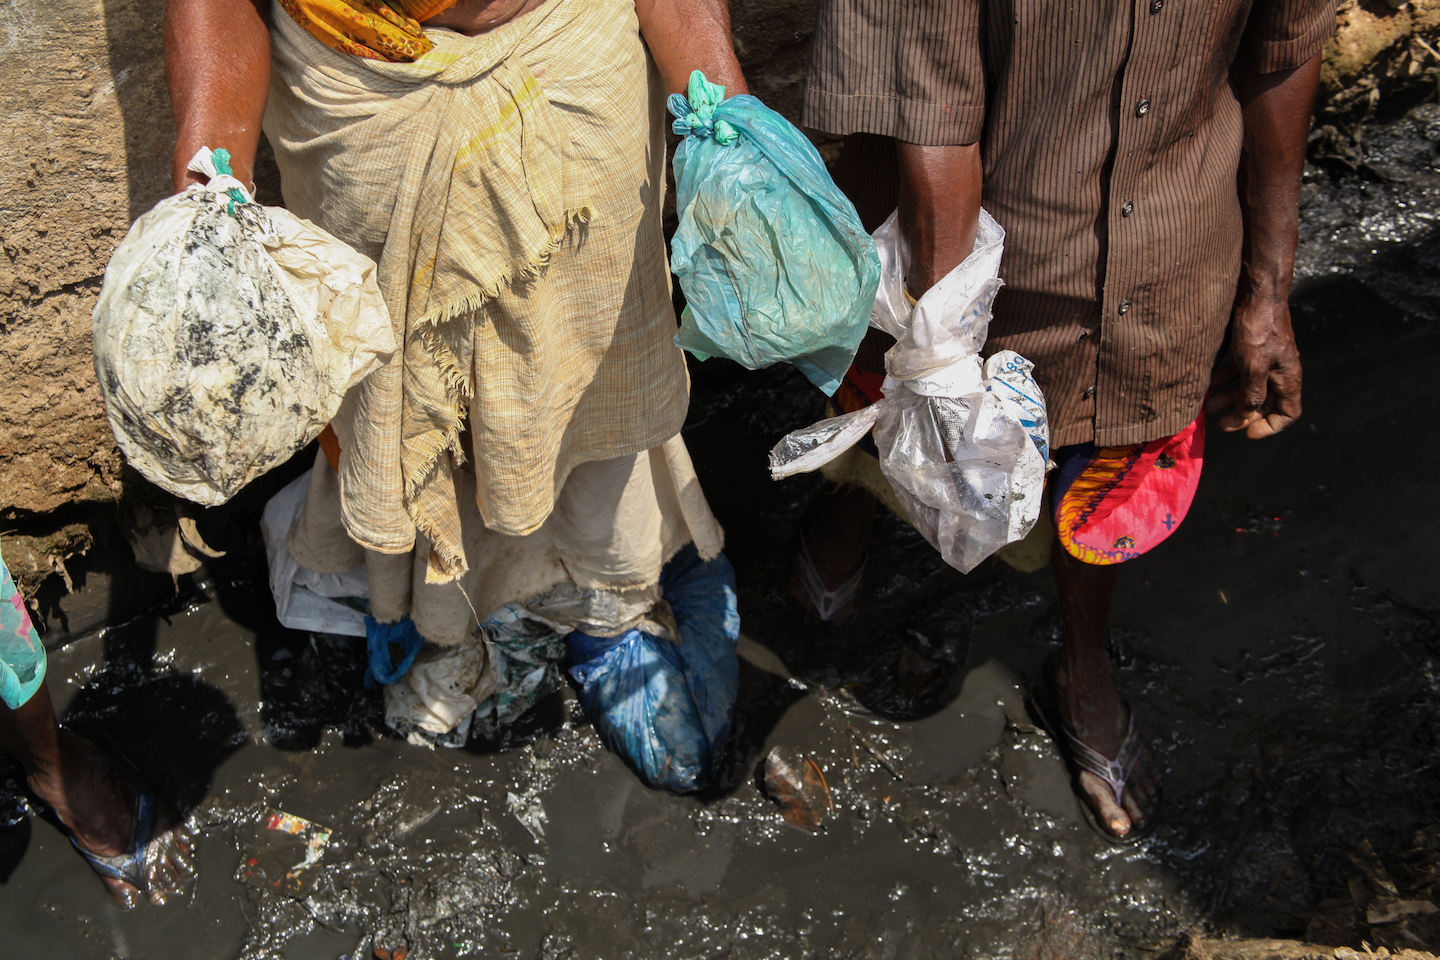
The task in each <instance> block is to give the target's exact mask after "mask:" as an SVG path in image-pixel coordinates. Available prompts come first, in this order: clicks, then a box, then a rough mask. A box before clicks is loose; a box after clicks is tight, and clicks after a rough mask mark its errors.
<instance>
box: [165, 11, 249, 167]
mask: <svg viewBox="0 0 1440 960" xmlns="http://www.w3.org/2000/svg"><path fill="white" fill-rule="evenodd" d="M268 10H269V4H268V2H267V0H170V2H169V3H167V4H166V5H165V79H166V81H167V82H168V84H169V87H170V104H171V106H172V108H173V109H174V111H175V127H176V143H175V154H174V157H173V158H172V160H171V170H170V174H171V177H172V179H173V181H174V184H175V189H176V190H183V189H184V188H185V187H186V186H187V185H189V184H191V183H198V182H200V181H201V180H203V179H204V178H203V177H201V176H199V175H197V174H193V173H187V172H186V170H185V165H186V164H187V163H188V162H189V161H190V158H191V157H192V156H194V154H195V151H196V150H198V149H200V147H202V146H208V147H212V148H213V147H224V148H225V149H227V150H229V151H230V156H231V167H232V169H233V170H234V172H235V176H236V177H237V178H238V179H239V180H240V181H242V182H244V183H249V182H250V181H251V180H252V179H253V177H254V169H255V150H256V148H257V147H258V146H259V143H260V120H261V117H262V116H263V115H264V113H265V98H266V95H267V94H268V93H269V91H270V29H269V27H268V25H267V24H266V15H267V12H268Z"/></svg>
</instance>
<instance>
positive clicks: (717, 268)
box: [670, 70, 880, 396]
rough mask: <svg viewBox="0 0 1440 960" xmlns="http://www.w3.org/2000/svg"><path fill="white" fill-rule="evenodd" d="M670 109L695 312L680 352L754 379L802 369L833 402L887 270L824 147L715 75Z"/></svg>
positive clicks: (684, 260) (674, 254) (678, 250)
mask: <svg viewBox="0 0 1440 960" xmlns="http://www.w3.org/2000/svg"><path fill="white" fill-rule="evenodd" d="M688 92H689V97H688V98H687V97H682V96H680V95H679V94H676V95H674V96H672V97H671V98H670V112H671V113H673V114H674V115H675V117H676V119H675V123H674V130H675V132H676V133H677V134H679V135H680V136H683V137H684V138H685V139H684V140H683V141H682V142H681V143H680V146H679V148H678V149H677V150H676V151H675V184H676V199H677V204H678V209H679V214H680V225H679V229H677V230H676V232H675V239H674V241H673V243H672V246H671V260H670V267H671V269H672V270H674V271H675V275H676V276H677V277H678V278H679V280H680V287H681V289H682V290H683V291H684V292H685V298H686V301H687V304H688V305H687V306H686V308H685V312H684V313H683V314H682V315H681V325H680V332H679V333H678V334H677V335H676V338H675V342H676V343H678V344H679V345H680V346H681V347H683V348H685V349H686V350H689V351H690V352H691V353H693V354H695V355H696V356H697V357H699V358H700V359H702V360H703V359H706V358H707V357H711V356H723V357H729V358H730V359H732V360H735V361H736V362H738V363H740V364H742V365H743V366H745V367H747V368H749V369H751V370H759V369H761V368H763V367H768V366H770V365H771V364H772V363H777V362H780V361H789V362H790V363H793V364H795V366H796V367H798V368H799V369H800V371H801V372H802V373H804V374H805V376H807V377H808V378H809V379H810V381H811V382H812V383H814V384H815V385H816V386H817V387H819V388H820V389H821V390H823V391H824V392H825V394H826V395H827V396H828V395H830V394H833V393H834V392H835V389H836V388H837V387H839V385H840V378H841V377H842V376H844V374H845V371H846V369H848V368H849V366H850V362H851V361H852V360H853V359H854V358H855V351H856V350H857V349H858V348H859V346H860V340H861V338H862V337H864V335H865V328H866V325H867V324H868V322H869V319H870V308H871V306H872V304H873V303H874V300H875V289H876V287H877V286H878V285H879V282H880V261H879V258H878V257H877V256H876V253H875V243H874V241H873V240H872V239H871V238H870V235H869V234H867V233H866V232H865V228H864V227H863V226H861V224H860V217H859V216H858V215H857V214H856V213H855V207H854V206H853V205H852V204H851V203H850V201H849V200H847V199H846V198H845V195H844V194H842V193H841V192H840V189H839V188H838V187H836V186H835V183H834V181H833V180H831V179H830V174H829V173H828V172H827V171H826V169H825V163H824V161H822V160H821V159H820V154H819V152H818V151H816V149H815V147H814V145H813V144H811V143H810V141H809V140H808V139H807V138H806V137H805V135H804V134H802V133H801V132H800V131H799V130H797V129H796V128H795V126H794V125H793V124H791V123H790V122H789V121H788V120H786V119H785V118H784V117H782V116H780V114H778V113H776V112H775V111H774V110H771V109H770V108H769V107H767V106H765V105H764V104H763V103H761V102H760V101H759V100H758V99H756V98H755V97H752V96H749V95H741V96H735V97H729V98H726V97H725V88H724V87H722V86H717V85H716V84H713V83H710V82H709V81H708V80H706V79H705V76H704V74H702V73H700V71H698V70H697V71H695V72H694V73H693V74H691V75H690V88H689V91H688Z"/></svg>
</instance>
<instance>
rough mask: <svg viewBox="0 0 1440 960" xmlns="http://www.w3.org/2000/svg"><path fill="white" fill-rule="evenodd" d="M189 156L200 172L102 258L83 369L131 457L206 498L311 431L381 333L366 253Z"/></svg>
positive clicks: (217, 496) (210, 500)
mask: <svg viewBox="0 0 1440 960" xmlns="http://www.w3.org/2000/svg"><path fill="white" fill-rule="evenodd" d="M217 160H218V161H219V163H218V164H217V162H216V161H217ZM190 168H191V169H192V170H195V171H197V172H201V173H205V174H206V175H207V176H209V177H210V181H209V182H208V183H207V184H205V185H203V186H192V187H190V188H189V189H188V190H186V191H185V192H184V193H180V194H177V195H175V196H173V197H169V198H167V199H165V200H162V201H160V202H159V203H158V204H156V205H155V207H154V209H152V210H150V212H148V213H146V214H145V215H144V216H142V217H140V219H138V220H136V221H135V224H134V226H132V227H131V228H130V232H129V233H127V234H126V235H125V239H124V240H123V241H121V243H120V246H119V247H117V248H116V249H115V253H114V255H113V256H112V257H111V258H110V263H109V265H108V266H107V267H106V268H105V281H104V284H103V285H102V286H101V289H100V298H99V300H98V301H97V302H96V304H95V317H94V348H95V374H96V377H97V378H98V379H99V381H100V390H101V393H102V394H103V395H104V398H105V412H106V413H107V414H108V416H109V418H110V426H111V428H112V429H113V430H114V431H115V439H116V441H117V442H118V443H119V444H120V449H121V450H123V451H124V452H125V457H126V459H127V460H128V461H129V462H130V464H131V466H133V467H135V469H137V470H139V471H140V472H141V473H142V474H144V475H145V477H146V478H147V479H148V480H150V481H151V482H153V483H155V484H156V485H157V486H160V487H162V488H164V489H165V490H168V491H170V492H171V493H173V494H176V495H177V496H181V497H185V498H186V499H189V500H193V501H195V502H196V503H201V504H205V505H207V506H212V505H215V504H220V503H224V502H225V501H227V500H229V499H230V498H231V497H232V496H234V495H235V493H236V492H237V491H239V490H240V488H241V487H243V486H245V484H247V483H249V482H250V481H251V480H253V479H254V478H255V477H258V476H260V475H261V474H263V473H265V472H266V471H267V470H269V469H271V468H272V467H275V466H278V465H279V464H281V463H284V462H285V461H286V460H288V459H289V458H290V457H291V455H293V454H294V453H295V452H296V451H298V450H299V449H300V448H302V447H304V446H305V445H306V444H308V443H309V442H310V441H311V440H314V439H315V437H316V436H317V435H318V434H319V433H320V431H321V430H322V429H324V427H325V425H326V424H327V423H329V422H330V419H331V418H332V417H333V416H334V415H335V412H336V410H337V409H339V406H340V401H341V400H342V399H343V397H344V396H345V392H346V391H347V390H349V389H350V388H351V387H352V386H354V385H355V384H357V383H359V382H360V381H361V380H362V379H364V378H365V376H366V375H368V374H369V373H370V372H371V371H372V370H374V369H376V368H377V367H379V366H380V365H381V364H382V363H384V362H385V361H386V360H388V359H389V358H390V355H391V354H392V353H393V352H394V350H395V335H394V331H393V329H392V327H391V323H390V315H389V312H388V311H387V310H386V308H385V302H384V300H382V299H381V296H380V290H379V288H378V287H377V286H376V281H375V269H376V268H375V263H374V261H372V260H370V259H368V258H367V257H364V256H361V255H360V254H359V253H357V252H356V251H355V250H353V249H352V248H350V247H349V246H347V245H346V244H344V243H342V242H341V241H339V240H337V239H336V238H334V237H332V236H331V235H330V234H328V233H326V232H325V231H323V230H321V229H320V228H318V227H316V226H315V225H314V224H312V223H310V222H309V221H307V220H301V219H299V218H298V217H296V216H294V215H293V214H291V213H290V212H288V211H286V210H283V209H281V208H279V207H265V206H261V205H260V204H257V203H253V202H251V197H250V194H249V193H248V192H247V191H246V190H245V188H244V187H243V186H242V185H241V184H240V182H239V181H238V180H236V179H235V178H234V177H232V176H229V175H228V174H229V166H228V155H226V154H225V153H224V151H218V150H217V151H215V152H214V154H212V153H211V151H210V150H208V149H203V148H202V149H201V151H200V152H199V153H197V154H196V156H195V159H194V160H192V161H191V163H190Z"/></svg>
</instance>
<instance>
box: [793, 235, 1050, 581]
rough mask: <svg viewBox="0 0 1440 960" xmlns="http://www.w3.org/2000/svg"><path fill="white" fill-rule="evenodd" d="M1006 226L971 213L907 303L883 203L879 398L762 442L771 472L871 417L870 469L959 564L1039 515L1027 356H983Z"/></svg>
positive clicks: (900, 253) (840, 443)
mask: <svg viewBox="0 0 1440 960" xmlns="http://www.w3.org/2000/svg"><path fill="white" fill-rule="evenodd" d="M1004 239H1005V232H1004V231H1003V230H1002V229H1001V228H1000V225H999V224H998V223H996V222H995V221H994V219H993V218H991V216H990V215H989V214H988V213H985V212H984V211H983V210H982V211H981V213H980V228H979V231H978V233H977V235H976V238H975V248H974V250H973V251H972V252H971V254H970V256H969V257H968V258H967V259H966V260H965V262H964V263H962V264H960V266H958V267H956V268H955V269H954V270H953V271H951V272H950V273H949V274H947V275H946V276H945V277H944V278H943V279H941V280H940V282H939V283H937V284H936V285H935V286H934V287H932V288H931V289H930V290H928V291H927V292H926V293H925V295H924V296H922V297H921V298H920V301H919V302H918V303H917V304H915V305H914V306H913V307H912V306H911V305H910V303H909V301H908V300H907V298H906V296H905V289H904V264H905V262H906V261H907V259H908V253H907V251H905V250H904V249H903V241H902V238H901V236H900V231H899V229H898V227H897V225H896V217H895V215H894V214H891V216H890V219H889V220H887V221H885V223H884V225H882V226H881V227H880V229H879V230H877V231H875V244H876V248H877V249H878V251H879V254H880V262H881V274H880V288H879V291H878V292H877V294H876V297H875V308H874V311H873V313H872V314H871V318H870V324H871V326H874V327H876V328H878V329H880V330H884V331H885V332H886V333H888V334H890V335H891V336H893V337H894V338H895V340H896V343H895V346H893V347H891V348H890V350H889V351H888V352H887V353H886V354H885V370H886V374H887V376H886V379H885V386H884V392H885V396H884V398H883V399H881V400H879V401H877V402H876V403H874V404H871V405H870V406H868V407H865V408H863V409H861V410H857V411H855V412H854V413H849V414H845V415H843V416H839V417H833V418H831V419H828V420H822V421H820V422H819V423H816V424H813V425H811V426H809V427H806V428H805V429H803V430H797V431H795V432H793V433H790V434H789V435H787V436H786V437H785V438H784V439H782V440H781V441H780V442H779V443H778V444H776V446H775V448H774V449H773V450H771V451H770V473H771V476H773V477H774V478H775V479H777V480H778V479H781V478H783V477H788V476H792V475H793V474H796V473H803V472H806V471H810V470H815V469H818V468H819V467H820V466H822V465H824V464H825V463H828V462H829V461H830V460H832V459H834V458H835V457H838V456H839V455H840V454H842V453H844V452H845V451H846V450H848V449H849V448H850V447H851V446H853V445H854V444H855V443H856V442H858V441H859V440H860V438H861V437H863V436H864V435H865V434H866V432H868V431H870V430H871V429H872V428H873V430H874V434H875V445H876V447H877V448H878V449H879V451H880V470H881V472H882V473H883V474H884V475H885V477H886V479H888V480H889V481H890V484H891V485H892V486H893V487H894V488H895V494H896V496H897V497H898V498H899V500H900V503H901V505H902V506H903V507H904V508H905V512H906V514H907V515H908V517H909V519H910V522H911V523H913V524H914V525H915V528H916V529H917V530H919V531H920V533H921V534H923V535H924V537H925V539H926V540H928V541H929V542H930V543H931V544H932V545H934V546H935V548H936V549H938V550H939V551H940V554H941V556H943V557H944V558H945V562H946V563H948V564H950V565H951V566H952V567H955V568H956V569H958V570H960V571H961V572H964V573H969V572H970V571H971V570H973V569H974V568H975V566H976V565H977V564H979V563H980V561H981V560H984V559H985V558H986V557H988V556H989V555H990V554H992V553H994V552H995V551H996V550H998V549H999V548H1000V547H1002V546H1004V545H1005V544H1007V543H1011V542H1013V541H1016V540H1020V539H1022V538H1023V537H1024V536H1025V535H1026V534H1027V533H1029V532H1030V528H1031V527H1032V526H1033V525H1034V524H1035V520H1036V518H1038V517H1039V515H1040V500H1041V493H1042V492H1043V490H1044V484H1045V464H1046V460H1047V458H1048V455H1049V452H1048V444H1049V434H1048V430H1047V424H1046V416H1045V400H1044V397H1043V396H1042V395H1041V393H1040V387H1039V385H1038V384H1036V382H1035V378H1034V377H1033V376H1032V373H1031V371H1032V370H1033V364H1031V363H1030V361H1028V360H1026V359H1025V358H1024V357H1021V356H1020V355H1019V354H1017V353H1015V352H1014V351H1011V350H1002V351H1000V352H999V353H997V354H995V355H994V356H992V357H991V358H990V359H989V360H988V361H985V362H983V363H982V362H981V359H980V349H981V347H983V346H984V344H985V337H986V334H987V332H988V329H989V324H990V315H991V306H992V305H993V303H994V301H995V295H996V293H998V292H999V290H1000V287H1001V281H1000V279H999V277H998V276H997V274H998V271H999V267H1000V255H1001V252H1002V250H1003V248H1004Z"/></svg>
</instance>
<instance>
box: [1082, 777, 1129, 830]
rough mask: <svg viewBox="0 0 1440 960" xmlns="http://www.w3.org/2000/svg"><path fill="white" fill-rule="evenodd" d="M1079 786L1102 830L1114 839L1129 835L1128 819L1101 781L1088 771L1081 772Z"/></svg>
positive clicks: (1107, 787) (1108, 788)
mask: <svg viewBox="0 0 1440 960" xmlns="http://www.w3.org/2000/svg"><path fill="white" fill-rule="evenodd" d="M1080 786H1081V788H1082V790H1083V791H1084V794H1085V802H1086V803H1088V804H1089V805H1090V809H1091V810H1092V811H1094V813H1095V819H1096V820H1097V821H1099V823H1100V828H1101V829H1102V830H1104V831H1105V832H1107V833H1109V834H1111V835H1112V836H1116V837H1124V836H1126V835H1128V834H1129V833H1130V817H1129V816H1128V815H1127V814H1126V812H1125V811H1124V810H1122V809H1120V807H1118V806H1117V805H1116V804H1115V795H1114V794H1113V793H1111V791H1110V787H1109V786H1107V785H1106V784H1105V782H1104V781H1103V780H1101V779H1100V778H1099V777H1097V776H1095V774H1093V773H1090V772H1089V771H1088V770H1087V771H1083V772H1082V773H1081V774H1080Z"/></svg>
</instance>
